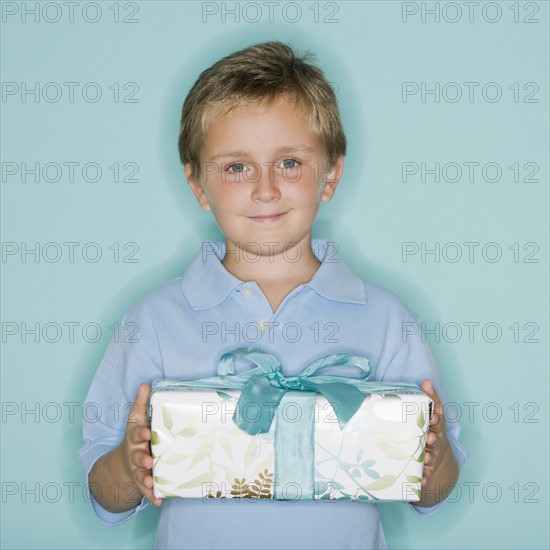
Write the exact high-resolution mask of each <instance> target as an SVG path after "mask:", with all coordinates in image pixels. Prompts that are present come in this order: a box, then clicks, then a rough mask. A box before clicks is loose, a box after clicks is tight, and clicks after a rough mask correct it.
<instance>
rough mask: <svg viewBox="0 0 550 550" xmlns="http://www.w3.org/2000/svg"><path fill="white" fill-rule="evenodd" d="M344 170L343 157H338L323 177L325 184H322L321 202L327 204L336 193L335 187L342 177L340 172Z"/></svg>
mask: <svg viewBox="0 0 550 550" xmlns="http://www.w3.org/2000/svg"><path fill="white" fill-rule="evenodd" d="M343 170H344V155H341V156H340V157H338V160H337V161H336V162H335V163H334V166H333V167H332V168H331V170H330V172H328V173H327V175H326V177H325V183H324V184H323V190H322V195H321V200H322V201H323V202H327V201H329V200H330V199H332V197H333V196H334V193H335V192H336V186H337V185H338V182H339V181H340V177H341V176H342V171H343Z"/></svg>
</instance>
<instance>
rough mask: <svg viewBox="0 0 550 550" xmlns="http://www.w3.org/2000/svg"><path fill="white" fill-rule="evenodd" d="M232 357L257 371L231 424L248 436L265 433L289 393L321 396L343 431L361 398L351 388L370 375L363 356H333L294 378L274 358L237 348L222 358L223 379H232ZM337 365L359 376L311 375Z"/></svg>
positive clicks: (368, 365) (308, 367)
mask: <svg viewBox="0 0 550 550" xmlns="http://www.w3.org/2000/svg"><path fill="white" fill-rule="evenodd" d="M236 357H245V358H247V359H249V360H251V361H252V362H253V363H255V364H256V365H258V368H259V369H260V370H261V372H257V369H253V371H256V372H255V373H254V374H253V375H252V376H250V377H249V379H248V381H247V382H246V385H245V387H244V389H243V390H242V392H241V396H240V397H239V401H238V402H237V409H236V410H235V413H234V415H233V421H234V422H235V424H237V426H239V428H241V429H242V430H244V431H245V432H247V433H249V434H250V435H256V434H258V433H265V432H268V431H269V429H270V427H271V423H272V421H273V417H274V414H273V413H274V412H275V411H276V410H277V408H278V406H279V404H280V402H281V399H282V398H283V396H284V395H285V394H286V392H288V391H289V390H293V391H308V392H315V393H320V394H321V395H323V396H324V397H325V398H326V399H327V401H329V402H330V404H331V405H332V407H333V409H334V412H335V413H336V417H337V418H338V422H339V424H340V427H341V428H343V427H344V426H345V425H346V423H347V422H348V421H349V420H350V419H351V417H352V416H353V415H354V414H355V413H356V412H357V410H358V409H359V407H360V406H361V403H363V400H364V399H365V395H364V394H363V393H362V392H361V391H360V390H359V389H357V387H356V386H355V385H356V384H358V383H361V382H364V381H365V380H366V379H367V378H368V377H369V376H370V372H371V366H370V363H369V361H368V359H366V358H365V357H361V356H360V355H352V354H350V353H335V354H332V355H327V356H326V357H323V358H322V359H318V360H317V361H314V362H313V363H311V364H310V365H308V366H307V367H306V368H305V369H303V370H302V372H301V373H300V374H299V375H298V376H284V375H283V372H282V370H283V367H282V365H281V364H280V363H279V361H277V359H275V358H274V357H273V356H272V355H269V354H268V353H265V352H263V351H261V350H257V349H254V348H239V349H237V350H235V351H231V352H229V353H226V354H224V355H222V357H221V359H220V366H219V369H218V372H220V374H221V375H223V376H235V374H234V373H233V360H234V359H235V358H236ZM341 365H350V366H355V367H358V368H359V369H361V370H362V374H361V376H359V377H357V378H349V377H344V376H333V375H324V376H323V375H316V374H315V373H316V372H317V371H318V370H320V369H324V368H326V367H337V366H341ZM248 372H252V371H248ZM237 376H238V375H237Z"/></svg>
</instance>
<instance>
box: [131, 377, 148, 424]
mask: <svg viewBox="0 0 550 550" xmlns="http://www.w3.org/2000/svg"><path fill="white" fill-rule="evenodd" d="M150 393H151V388H150V387H149V385H148V384H140V385H139V388H138V392H137V395H136V399H135V401H134V404H133V405H132V409H131V411H130V414H129V415H128V422H139V423H141V424H147V400H148V399H149V394H150Z"/></svg>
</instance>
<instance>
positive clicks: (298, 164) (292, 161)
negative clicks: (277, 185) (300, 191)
mask: <svg viewBox="0 0 550 550" xmlns="http://www.w3.org/2000/svg"><path fill="white" fill-rule="evenodd" d="M287 163H291V164H290V166H289V165H288V164H287ZM292 163H294V164H292ZM298 166H300V163H299V162H298V161H297V160H294V159H285V160H283V168H285V169H290V168H298Z"/></svg>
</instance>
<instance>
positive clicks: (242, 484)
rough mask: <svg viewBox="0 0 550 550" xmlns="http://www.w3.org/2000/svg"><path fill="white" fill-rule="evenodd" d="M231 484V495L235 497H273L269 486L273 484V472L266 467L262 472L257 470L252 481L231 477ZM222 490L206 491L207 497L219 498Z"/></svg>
mask: <svg viewBox="0 0 550 550" xmlns="http://www.w3.org/2000/svg"><path fill="white" fill-rule="evenodd" d="M233 481H234V483H233V485H232V486H231V496H232V497H235V498H239V497H242V498H273V494H272V493H271V487H272V485H273V472H269V470H268V469H267V468H265V469H264V471H263V472H261V471H260V472H258V477H257V478H256V479H255V480H254V481H252V482H250V483H249V482H247V481H246V479H245V478H244V477H243V478H241V479H238V478H233ZM222 496H223V495H222V492H221V491H216V493H215V494H212V493H208V494H207V495H206V497H207V498H221V497H222Z"/></svg>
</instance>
